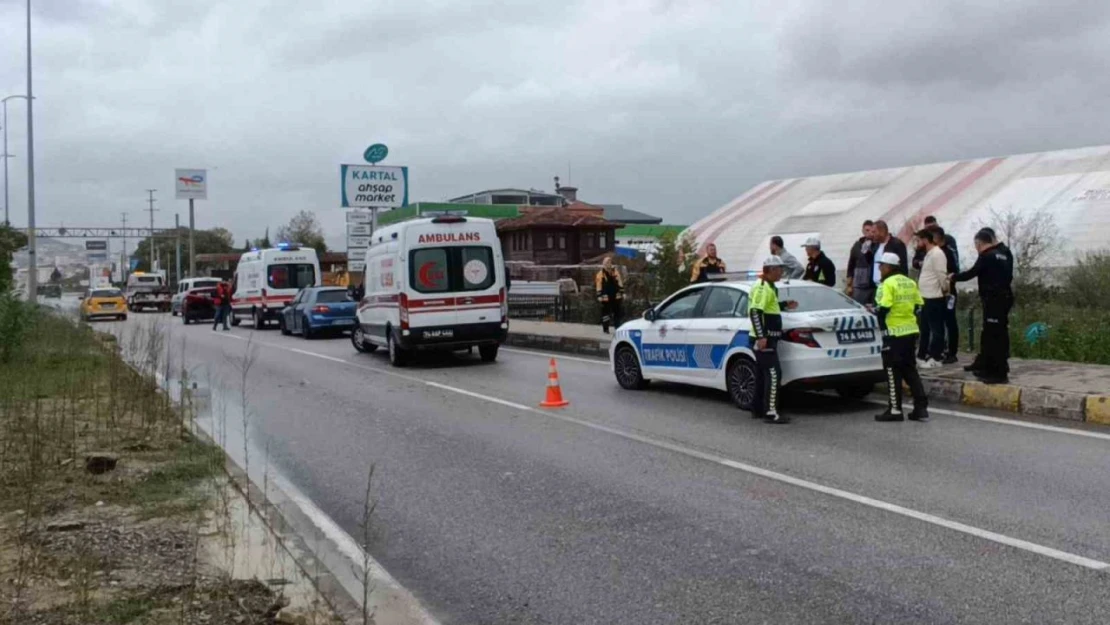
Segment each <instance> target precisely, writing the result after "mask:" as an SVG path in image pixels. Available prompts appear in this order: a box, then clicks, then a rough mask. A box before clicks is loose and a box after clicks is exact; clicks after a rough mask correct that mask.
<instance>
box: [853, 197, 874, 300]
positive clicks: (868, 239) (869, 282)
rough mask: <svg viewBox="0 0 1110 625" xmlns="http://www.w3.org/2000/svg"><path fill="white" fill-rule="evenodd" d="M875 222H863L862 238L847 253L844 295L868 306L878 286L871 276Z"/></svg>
mask: <svg viewBox="0 0 1110 625" xmlns="http://www.w3.org/2000/svg"><path fill="white" fill-rule="evenodd" d="M874 230H875V222H873V221H871V220H870V219H868V220H867V221H865V222H863V228H862V236H861V237H860V238H859V240H858V241H856V242H855V244H853V245H852V249H851V251H849V252H848V281H847V282H848V285H847V290H846V293H847V294H848V296H849V297H851V298H852V299H854V300H856V301H857V302H859V303H861V304H863V305H865V306H866V305H868V304H874V303H875V288H876V287H877V286H878V285H877V284H875V282H874V280H873V276H872V275H871V272H872V270H873V269H874V265H875V258H874V254H872V252H871V248H872V247H873V246H874V244H875V242H874V241H873V240H872V239H874V237H875V233H874Z"/></svg>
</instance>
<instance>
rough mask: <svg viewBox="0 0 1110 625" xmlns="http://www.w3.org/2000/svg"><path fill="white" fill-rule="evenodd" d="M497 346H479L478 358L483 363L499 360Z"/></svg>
mask: <svg viewBox="0 0 1110 625" xmlns="http://www.w3.org/2000/svg"><path fill="white" fill-rule="evenodd" d="M497 347H498V346H497V345H479V346H478V357H479V358H481V359H482V362H493V361H495V360H497Z"/></svg>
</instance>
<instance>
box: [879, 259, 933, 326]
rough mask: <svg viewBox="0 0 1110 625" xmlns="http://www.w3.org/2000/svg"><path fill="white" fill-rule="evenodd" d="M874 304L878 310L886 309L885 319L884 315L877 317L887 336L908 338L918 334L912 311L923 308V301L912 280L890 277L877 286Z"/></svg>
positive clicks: (895, 276) (898, 275)
mask: <svg viewBox="0 0 1110 625" xmlns="http://www.w3.org/2000/svg"><path fill="white" fill-rule="evenodd" d="M875 303H876V305H878V307H879V308H885V309H887V313H886V315H885V318H884V315H879V320H880V321H882V322H883V326H884V328H883V329H884V330H885V331H886V334H887V335H888V336H910V335H912V334H917V333H918V329H917V317H916V316H915V315H914V311H915V310H916V309H917V307H918V306H923V305H924V304H925V300H924V299H922V298H921V291H919V290H918V289H917V284H916V283H915V282H914V281H913V280H911V279H909V278H908V277H906V276H904V275H902V274H893V275H891V276H890V277H888V278H887V279H886V280H883V282H882V284H880V285H879V290H878V292H877V293H876V294H875Z"/></svg>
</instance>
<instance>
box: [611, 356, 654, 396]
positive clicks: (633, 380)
mask: <svg viewBox="0 0 1110 625" xmlns="http://www.w3.org/2000/svg"><path fill="white" fill-rule="evenodd" d="M613 373H614V374H615V375H616V376H617V384H620V385H621V388H623V389H627V390H630V391H638V390H642V389H645V388H647V385H648V381H647V380H645V379H644V371H643V369H640V361H639V359H637V358H636V352H635V351H634V350H633V349H632V348H631V347H629V346H627V345H622V346H620V347H618V348H617V353H616V354H614V355H613Z"/></svg>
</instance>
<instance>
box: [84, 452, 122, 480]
mask: <svg viewBox="0 0 1110 625" xmlns="http://www.w3.org/2000/svg"><path fill="white" fill-rule="evenodd" d="M118 463H119V456H117V455H116V454H113V453H109V452H106V451H93V452H89V453H87V454H85V470H86V471H88V472H89V473H92V474H93V475H101V474H104V473H108V472H109V471H115V470H116V464H118Z"/></svg>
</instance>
